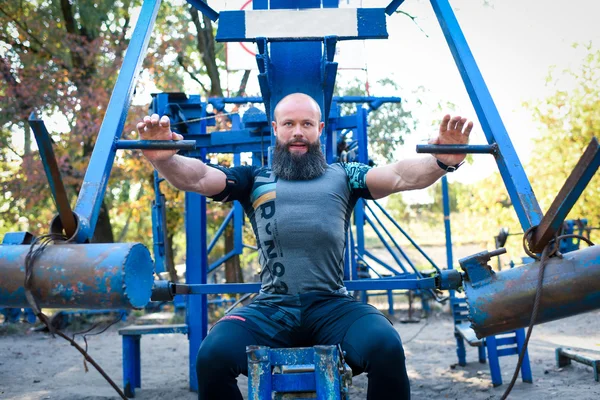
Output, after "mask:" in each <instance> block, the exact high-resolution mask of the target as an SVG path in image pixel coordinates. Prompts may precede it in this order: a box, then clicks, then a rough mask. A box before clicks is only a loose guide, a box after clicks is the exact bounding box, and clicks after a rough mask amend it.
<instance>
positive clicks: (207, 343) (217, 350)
mask: <svg viewBox="0 0 600 400" xmlns="http://www.w3.org/2000/svg"><path fill="white" fill-rule="evenodd" d="M227 328H229V327H227ZM227 328H226V329H220V331H225V332H219V331H217V330H216V329H214V330H213V332H211V333H210V334H209V335H208V336H207V337H206V339H204V340H203V341H202V344H201V345H200V349H199V350H198V355H197V356H196V371H197V373H198V375H199V376H200V375H204V376H214V375H222V374H223V375H235V376H237V375H239V374H240V373H243V372H244V371H245V369H246V368H245V367H246V344H245V342H246V340H244V339H245V338H243V337H239V335H232V333H234V331H236V330H237V329H236V328H237V327H236V328H233V329H227ZM238 329H239V328H238ZM242 333H244V332H242Z"/></svg>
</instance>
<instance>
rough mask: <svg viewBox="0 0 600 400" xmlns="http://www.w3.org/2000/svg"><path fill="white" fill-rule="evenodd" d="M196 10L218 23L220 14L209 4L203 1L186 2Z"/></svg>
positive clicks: (192, 0)
mask: <svg viewBox="0 0 600 400" xmlns="http://www.w3.org/2000/svg"><path fill="white" fill-rule="evenodd" d="M186 1H187V2H188V3H190V4H191V5H192V6H193V7H194V8H195V9H196V10H198V11H200V12H201V13H202V14H204V15H206V16H207V17H208V18H210V20H211V21H213V22H216V21H217V20H218V19H219V13H218V12H216V11H215V10H213V9H212V8H211V7H210V6H209V5H208V4H206V3H205V2H204V1H202V0H186Z"/></svg>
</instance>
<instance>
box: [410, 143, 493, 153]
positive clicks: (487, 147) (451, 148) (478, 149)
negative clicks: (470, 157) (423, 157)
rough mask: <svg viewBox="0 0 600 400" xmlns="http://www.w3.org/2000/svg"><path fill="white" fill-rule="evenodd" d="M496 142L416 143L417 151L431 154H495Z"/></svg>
mask: <svg viewBox="0 0 600 400" xmlns="http://www.w3.org/2000/svg"><path fill="white" fill-rule="evenodd" d="M497 152H498V145H497V144H495V143H494V144H465V145H462V144H418V145H417V153H431V154H496V153H497Z"/></svg>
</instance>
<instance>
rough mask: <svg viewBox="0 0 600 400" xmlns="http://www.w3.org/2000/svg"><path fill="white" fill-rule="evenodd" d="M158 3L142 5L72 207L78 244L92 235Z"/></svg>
mask: <svg viewBox="0 0 600 400" xmlns="http://www.w3.org/2000/svg"><path fill="white" fill-rule="evenodd" d="M160 3H161V1H160V0H145V1H144V3H143V4H142V9H141V11H140V14H139V17H138V21H137V24H136V25H135V29H134V31H133V34H132V35H131V40H130V41H129V46H128V47H127V53H126V54H125V58H124V60H123V66H122V67H121V71H120V72H119V77H118V78H117V82H116V84H115V88H114V90H113V93H112V96H111V98H110V101H109V103H108V107H107V108H106V116H105V118H104V120H103V121H102V126H101V127H100V133H99V134H98V139H97V140H96V146H95V147H94V151H93V153H92V157H91V159H90V163H89V165H88V168H87V171H86V173H85V177H84V178H83V184H82V186H81V191H80V192H79V196H78V198H77V205H76V206H75V213H76V214H77V216H78V218H79V229H78V231H77V233H76V237H75V240H76V241H77V242H78V243H84V242H87V241H89V240H90V239H91V238H92V236H93V235H94V230H95V228H96V222H97V221H98V215H99V214H100V207H101V205H102V201H103V199H104V193H105V192H106V186H107V184H108V177H109V175H110V171H111V169H112V164H113V162H114V159H115V152H116V148H115V145H114V144H115V140H117V139H118V138H119V137H120V136H121V133H122V132H123V127H124V125H125V119H126V118H127V112H128V111H129V106H130V104H131V98H132V96H133V89H134V88H135V85H136V82H137V80H138V77H139V75H140V74H139V71H140V68H141V66H142V61H143V59H144V57H145V55H146V49H147V48H148V42H149V41H150V35H151V34H152V29H153V28H154V22H155V21H156V15H157V14H158V9H159V6H160Z"/></svg>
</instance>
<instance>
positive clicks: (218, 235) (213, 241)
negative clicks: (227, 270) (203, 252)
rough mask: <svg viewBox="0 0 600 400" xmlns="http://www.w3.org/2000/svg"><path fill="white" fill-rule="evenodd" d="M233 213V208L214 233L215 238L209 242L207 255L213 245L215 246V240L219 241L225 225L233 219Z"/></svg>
mask: <svg viewBox="0 0 600 400" xmlns="http://www.w3.org/2000/svg"><path fill="white" fill-rule="evenodd" d="M233 212H234V209H233V208H232V209H231V210H229V213H228V214H227V216H226V217H225V219H224V220H223V223H221V226H220V227H219V229H218V230H217V232H216V233H215V236H214V237H213V238H212V240H211V241H210V244H209V245H208V250H207V253H208V254H210V252H211V251H212V249H213V248H214V247H215V245H216V244H217V240H219V238H220V237H221V235H222V234H223V231H224V230H225V228H227V224H228V223H229V221H231V218H233Z"/></svg>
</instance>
